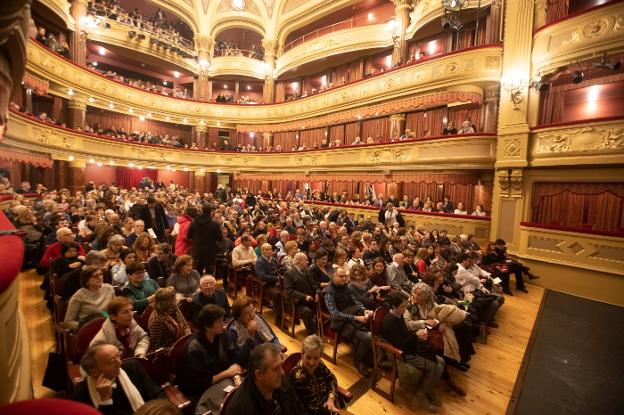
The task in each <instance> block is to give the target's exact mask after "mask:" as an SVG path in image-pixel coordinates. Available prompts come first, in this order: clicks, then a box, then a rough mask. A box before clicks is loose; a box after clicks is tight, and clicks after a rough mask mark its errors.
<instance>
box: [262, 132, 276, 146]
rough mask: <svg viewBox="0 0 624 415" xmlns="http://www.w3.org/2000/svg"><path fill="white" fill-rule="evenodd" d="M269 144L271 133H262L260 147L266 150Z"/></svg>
mask: <svg viewBox="0 0 624 415" xmlns="http://www.w3.org/2000/svg"><path fill="white" fill-rule="evenodd" d="M269 146H273V133H269V132H264V133H262V149H263V150H266V149H267V148H268V147H269Z"/></svg>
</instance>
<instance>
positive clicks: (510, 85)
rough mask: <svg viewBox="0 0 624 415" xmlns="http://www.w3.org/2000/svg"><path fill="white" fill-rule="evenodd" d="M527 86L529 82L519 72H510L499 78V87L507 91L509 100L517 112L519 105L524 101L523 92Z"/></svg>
mask: <svg viewBox="0 0 624 415" xmlns="http://www.w3.org/2000/svg"><path fill="white" fill-rule="evenodd" d="M528 86H529V81H528V79H526V77H524V76H523V75H522V74H520V72H517V71H512V72H510V73H508V74H506V75H505V76H503V77H502V78H501V87H502V88H503V89H504V90H505V91H509V98H510V100H511V103H512V104H513V106H514V110H519V109H520V107H519V106H518V105H520V103H521V102H522V101H523V100H524V96H523V92H524V90H525V89H526V88H527V87H528Z"/></svg>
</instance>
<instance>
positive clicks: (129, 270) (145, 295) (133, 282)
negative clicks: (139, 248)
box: [122, 262, 159, 312]
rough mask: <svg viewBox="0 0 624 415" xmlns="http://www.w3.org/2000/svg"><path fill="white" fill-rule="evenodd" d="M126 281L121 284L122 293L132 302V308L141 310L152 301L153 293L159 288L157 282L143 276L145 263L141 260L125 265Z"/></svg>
mask: <svg viewBox="0 0 624 415" xmlns="http://www.w3.org/2000/svg"><path fill="white" fill-rule="evenodd" d="M126 274H127V275H128V282H127V283H126V284H125V285H124V286H123V289H122V295H123V296H124V297H128V298H130V299H131V300H132V301H133V302H134V309H135V310H136V311H138V312H142V311H143V310H145V309H146V308H147V306H148V305H150V304H152V303H153V302H154V293H155V292H156V290H157V289H158V288H159V287H158V283H157V282H156V281H155V280H153V279H151V278H145V276H146V273H145V265H143V263H141V262H132V263H131V264H129V265H128V266H127V267H126Z"/></svg>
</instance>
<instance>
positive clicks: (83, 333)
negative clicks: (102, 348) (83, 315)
mask: <svg viewBox="0 0 624 415" xmlns="http://www.w3.org/2000/svg"><path fill="white" fill-rule="evenodd" d="M105 320H106V318H104V317H98V318H96V319H93V320H91V321H89V322H87V323H86V324H85V325H84V326H82V327H80V328H79V329H78V331H77V332H76V333H75V334H74V335H73V336H72V338H73V341H72V359H73V360H74V361H78V360H80V358H81V357H82V355H84V354H85V352H86V351H87V349H88V348H89V344H91V340H93V338H94V337H95V335H96V334H97V333H98V332H99V331H100V329H101V328H102V324H104V321H105Z"/></svg>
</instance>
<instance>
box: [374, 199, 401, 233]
mask: <svg viewBox="0 0 624 415" xmlns="http://www.w3.org/2000/svg"><path fill="white" fill-rule="evenodd" d="M377 220H378V221H379V223H382V224H390V225H391V224H392V223H394V222H399V226H400V227H401V228H404V227H405V219H403V215H401V212H399V211H398V209H397V208H396V206H394V205H393V204H392V203H388V204H386V208H385V209H381V210H380V211H379V215H378V216H377Z"/></svg>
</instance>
